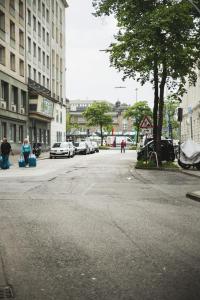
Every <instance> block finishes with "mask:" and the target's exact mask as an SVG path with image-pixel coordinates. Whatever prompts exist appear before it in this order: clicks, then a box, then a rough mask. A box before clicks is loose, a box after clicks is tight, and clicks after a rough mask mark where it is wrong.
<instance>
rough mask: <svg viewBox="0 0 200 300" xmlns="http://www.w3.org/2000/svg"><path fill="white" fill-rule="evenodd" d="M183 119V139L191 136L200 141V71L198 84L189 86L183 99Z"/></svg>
mask: <svg viewBox="0 0 200 300" xmlns="http://www.w3.org/2000/svg"><path fill="white" fill-rule="evenodd" d="M181 106H182V108H183V121H182V124H181V139H182V141H186V140H187V139H189V138H191V139H193V140H194V141H195V142H197V143H200V73H199V74H198V79H197V82H196V86H189V83H187V93H186V94H185V95H184V97H183V99H182V103H181Z"/></svg>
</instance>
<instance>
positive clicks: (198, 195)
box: [186, 191, 200, 202]
mask: <svg viewBox="0 0 200 300" xmlns="http://www.w3.org/2000/svg"><path fill="white" fill-rule="evenodd" d="M186 197H187V198H190V199H192V200H194V201H197V202H200V191H196V192H188V193H187V194H186Z"/></svg>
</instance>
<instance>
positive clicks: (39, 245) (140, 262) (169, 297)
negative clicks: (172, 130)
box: [0, 151, 200, 300]
mask: <svg viewBox="0 0 200 300" xmlns="http://www.w3.org/2000/svg"><path fill="white" fill-rule="evenodd" d="M134 160H135V153H134V152H127V153H125V154H121V153H119V152H118V151H104V152H101V153H99V154H94V155H88V156H77V157H74V158H73V159H57V160H43V161H39V162H38V167H37V168H35V169H19V168H18V167H17V166H16V165H15V166H14V167H12V168H11V169H10V170H8V171H3V170H1V171H0V254H1V262H0V281H1V283H0V290H1V287H4V286H6V285H11V287H12V289H13V292H14V296H15V299H17V300H33V299H34V300H47V299H48V300H50V299H53V300H82V299H84V300H90V299H91V300H100V299H102V300H119V299H120V300H121V299H123V300H147V299H149V300H165V299H166V300H195V299H196V300H199V299H200V218H199V216H200V203H198V202H195V201H192V200H190V199H187V198H186V197H185V194H186V192H187V191H190V190H196V189H199V179H198V178H195V177H191V176H188V175H185V174H180V173H176V172H163V171H141V170H135V169H134Z"/></svg>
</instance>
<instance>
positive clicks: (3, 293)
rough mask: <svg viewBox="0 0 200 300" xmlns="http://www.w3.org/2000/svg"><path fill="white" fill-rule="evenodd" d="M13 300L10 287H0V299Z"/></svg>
mask: <svg viewBox="0 0 200 300" xmlns="http://www.w3.org/2000/svg"><path fill="white" fill-rule="evenodd" d="M10 298H13V292H12V289H11V287H9V286H4V287H0V299H10Z"/></svg>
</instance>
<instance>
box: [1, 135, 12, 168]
mask: <svg viewBox="0 0 200 300" xmlns="http://www.w3.org/2000/svg"><path fill="white" fill-rule="evenodd" d="M11 151H12V149H11V145H10V143H8V141H7V138H3V142H2V143H1V156H2V163H1V168H2V169H4V170H5V169H9V167H10V163H9V155H10V152H11Z"/></svg>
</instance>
